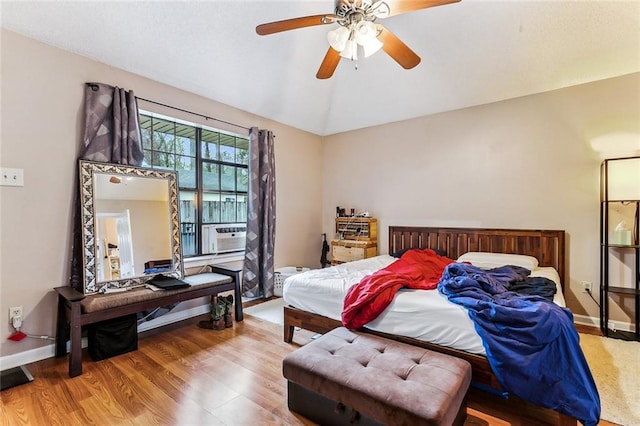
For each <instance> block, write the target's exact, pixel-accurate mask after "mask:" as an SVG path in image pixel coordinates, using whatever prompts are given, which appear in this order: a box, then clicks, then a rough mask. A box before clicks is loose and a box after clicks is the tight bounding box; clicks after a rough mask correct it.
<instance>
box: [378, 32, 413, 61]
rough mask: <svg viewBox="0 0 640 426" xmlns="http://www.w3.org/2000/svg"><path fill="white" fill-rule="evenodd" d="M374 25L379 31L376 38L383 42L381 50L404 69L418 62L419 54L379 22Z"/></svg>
mask: <svg viewBox="0 0 640 426" xmlns="http://www.w3.org/2000/svg"><path fill="white" fill-rule="evenodd" d="M376 27H378V31H379V32H380V34H378V39H379V40H380V41H381V42H382V43H383V44H382V50H384V51H385V52H387V54H388V55H389V56H391V57H392V58H393V60H394V61H396V62H397V63H399V64H400V65H401V66H402V67H403V68H405V69H411V68H413V67H415V66H416V65H418V64H419V63H420V56H418V55H416V53H415V52H414V51H413V50H411V49H409V46H407V45H406V44H404V43H403V42H402V40H400V39H399V38H398V37H396V36H395V34H393V33H392V32H391V31H389V30H388V29H386V28H385V27H383V26H382V25H380V24H377V25H376Z"/></svg>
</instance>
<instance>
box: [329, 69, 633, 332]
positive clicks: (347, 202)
mask: <svg viewBox="0 0 640 426" xmlns="http://www.w3.org/2000/svg"><path fill="white" fill-rule="evenodd" d="M621 131H625V132H635V133H636V134H640V74H634V75H629V76H624V77H620V78H615V79H610V80H606V81H602V82H597V83H592V84H585V85H581V86H575V87H572V88H568V89H564V90H558V91H554V92H549V93H544V94H539V95H535V96H527V97H523V98H519V99H513V100H509V101H505V102H498V103H494V104H489V105H483V106H479V107H475V108H468V109H464V110H459V111H453V112H448V113H443V114H437V115H432V116H427V117H421V118H416V119H413V120H408V121H402V122H398V123H393V124H388V125H384V126H379V127H373V128H368V129H364V130H360V131H355V132H349V133H343V134H338V135H334V136H330V137H327V138H325V150H324V201H323V211H324V216H323V217H324V229H325V231H326V232H328V233H329V234H328V235H332V232H333V231H332V230H333V217H334V216H335V207H336V206H342V207H348V208H350V207H354V208H356V209H357V210H361V209H366V210H368V211H369V212H370V213H371V214H372V215H373V216H375V217H377V218H378V220H379V224H380V234H381V237H380V241H379V244H380V247H381V252H383V253H386V252H387V244H388V241H387V240H388V226H389V225H432V226H444V225H446V226H463V227H464V226H466V227H498V228H533V229H564V230H566V232H567V236H568V240H567V241H568V244H569V270H570V282H569V283H567V284H568V288H567V290H566V297H567V300H568V305H569V307H570V308H571V309H572V310H573V311H574V313H577V314H582V315H585V314H586V315H588V316H591V317H598V315H599V313H598V307H597V305H596V304H595V303H594V302H593V301H592V300H591V299H590V298H589V297H588V296H587V295H586V294H584V293H581V292H580V289H579V284H580V282H581V281H591V282H593V283H594V293H596V298H597V297H598V296H597V293H598V288H599V164H600V161H601V160H600V158H599V156H598V155H597V154H596V153H595V152H594V151H593V150H592V149H591V147H590V144H589V141H590V139H592V138H594V137H597V136H601V135H604V134H610V133H614V132H621ZM616 317H617V318H620V319H623V320H627V321H628V316H626V315H624V314H622V313H619V312H617V313H616Z"/></svg>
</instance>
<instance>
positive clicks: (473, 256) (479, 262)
mask: <svg viewBox="0 0 640 426" xmlns="http://www.w3.org/2000/svg"><path fill="white" fill-rule="evenodd" d="M457 262H468V263H471V264H472V265H473V266H477V267H478V268H483V269H491V268H497V267H500V266H504V265H514V266H521V267H523V268H527V269H528V270H530V271H533V270H535V269H537V268H538V259H536V258H535V257H533V256H525V255H522V254H506V253H488V252H478V251H470V252H468V253H465V254H463V255H462V256H460V257H459V258H458V260H457Z"/></svg>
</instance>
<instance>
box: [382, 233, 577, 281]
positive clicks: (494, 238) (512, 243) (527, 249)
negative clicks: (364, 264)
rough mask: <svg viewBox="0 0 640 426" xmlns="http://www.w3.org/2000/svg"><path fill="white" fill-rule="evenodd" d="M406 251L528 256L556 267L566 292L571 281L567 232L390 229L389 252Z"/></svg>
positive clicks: (453, 254) (448, 254) (450, 255)
mask: <svg viewBox="0 0 640 426" xmlns="http://www.w3.org/2000/svg"><path fill="white" fill-rule="evenodd" d="M405 248H432V249H439V250H443V251H445V252H446V253H447V257H449V258H451V259H457V258H458V256H460V255H461V254H464V253H466V252H469V251H484V252H493V253H509V254H525V255H529V256H533V257H535V258H536V259H538V262H539V264H540V266H552V267H554V268H555V269H556V271H558V275H560V279H561V280H562V283H561V285H562V288H563V289H564V287H565V283H567V282H568V279H569V277H568V276H567V269H566V265H565V244H564V231H548V230H529V229H482V228H430V227H420V226H389V253H394V252H396V251H399V250H402V249H405Z"/></svg>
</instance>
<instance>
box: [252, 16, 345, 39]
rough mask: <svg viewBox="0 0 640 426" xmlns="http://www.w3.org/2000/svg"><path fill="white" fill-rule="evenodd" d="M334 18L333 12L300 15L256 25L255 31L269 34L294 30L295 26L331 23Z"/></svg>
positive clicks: (260, 33) (302, 26)
mask: <svg viewBox="0 0 640 426" xmlns="http://www.w3.org/2000/svg"><path fill="white" fill-rule="evenodd" d="M336 18H337V16H336V15H335V14H328V15H313V16H302V17H300V18H292V19H285V20H283V21H276V22H269V23H267V24H261V25H258V26H257V27H256V32H257V33H258V34H259V35H269V34H274V33H279V32H282V31H289V30H295V29H297V28H304V27H313V26H315V25H325V24H332V23H333V22H334V21H335V19H336Z"/></svg>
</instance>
